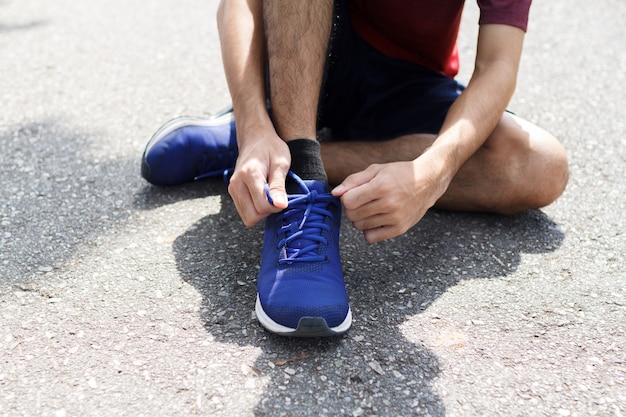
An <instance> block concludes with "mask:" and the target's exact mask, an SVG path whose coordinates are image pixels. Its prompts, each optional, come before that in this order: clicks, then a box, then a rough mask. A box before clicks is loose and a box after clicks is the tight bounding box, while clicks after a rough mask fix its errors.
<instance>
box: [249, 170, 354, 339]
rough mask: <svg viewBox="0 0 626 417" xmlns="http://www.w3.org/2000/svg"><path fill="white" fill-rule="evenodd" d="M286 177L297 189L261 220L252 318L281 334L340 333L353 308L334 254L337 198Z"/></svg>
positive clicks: (311, 184)
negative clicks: (285, 203) (262, 231)
mask: <svg viewBox="0 0 626 417" xmlns="http://www.w3.org/2000/svg"><path fill="white" fill-rule="evenodd" d="M289 176H290V178H291V179H293V180H294V181H295V182H296V184H297V186H298V188H299V189H300V191H301V193H300V194H290V195H288V201H289V206H288V207H287V208H286V209H285V210H283V211H282V212H280V213H277V214H273V215H271V216H269V217H268V218H267V219H266V221H265V242H264V247H263V254H262V258H261V270H260V272H259V281H258V294H257V300H256V308H255V310H256V314H257V317H258V319H259V321H260V322H261V324H262V325H263V327H265V328H266V329H267V330H269V331H270V332H272V333H277V334H280V335H284V336H296V337H321V336H334V335H339V334H342V333H345V332H347V331H348V329H349V328H350V325H351V324H352V312H351V311H350V305H349V303H348V294H347V292H346V286H345V283H344V280H343V272H342V270H341V260H340V257H339V228H340V221H341V203H340V201H339V199H338V198H337V197H333V196H332V195H331V194H330V193H329V192H328V191H327V189H326V185H325V184H324V183H322V182H320V181H302V180H301V179H300V178H298V177H297V176H296V175H295V174H293V173H292V172H290V173H289ZM266 191H268V190H267V188H266ZM268 197H269V192H268ZM270 202H271V199H270Z"/></svg>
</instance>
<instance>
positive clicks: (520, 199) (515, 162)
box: [487, 117, 569, 214]
mask: <svg viewBox="0 0 626 417" xmlns="http://www.w3.org/2000/svg"><path fill="white" fill-rule="evenodd" d="M498 129H500V130H501V131H500V132H498ZM494 134H497V135H498V136H499V137H495V138H493V139H494V140H493V141H492V142H490V143H488V144H487V146H488V147H490V150H491V151H492V153H493V155H495V158H496V159H497V161H494V163H496V164H498V165H500V166H501V167H502V168H501V169H498V170H497V172H498V173H499V175H500V178H499V179H498V180H499V181H501V183H502V185H504V186H505V187H506V188H508V190H504V191H503V196H506V197H505V198H503V199H502V201H501V202H500V204H498V207H496V208H495V211H497V212H499V213H503V214H514V213H518V212H520V211H524V210H528V209H534V208H540V207H545V206H547V205H549V204H551V203H553V202H554V201H555V200H556V199H557V198H558V197H559V196H561V194H563V191H564V190H565V187H566V185H567V182H568V179H569V167H568V159H567V154H566V152H565V149H564V148H563V146H562V145H561V143H560V142H559V141H558V139H556V138H555V137H554V136H553V135H552V134H550V133H548V132H546V131H545V130H543V129H541V128H539V127H537V126H535V125H533V124H531V123H529V122H526V121H524V120H521V119H519V118H517V117H510V118H508V117H507V118H506V119H505V118H503V121H502V122H501V123H500V125H498V128H497V129H496V131H494ZM507 197H508V198H507Z"/></svg>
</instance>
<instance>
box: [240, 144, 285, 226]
mask: <svg viewBox="0 0 626 417" xmlns="http://www.w3.org/2000/svg"><path fill="white" fill-rule="evenodd" d="M241 142H243V143H246V145H245V146H240V149H239V157H238V159H237V165H236V167H235V172H234V174H233V176H232V178H231V180H230V185H229V186H228V192H229V193H230V195H231V197H232V198H233V201H234V202H235V207H236V208H237V211H238V212H239V215H240V216H241V220H242V221H243V223H244V224H245V225H246V226H248V227H252V226H254V225H255V224H257V223H258V222H259V221H261V220H262V219H264V218H265V217H267V216H269V215H270V214H272V213H277V212H279V211H281V210H283V209H285V208H286V207H287V194H286V192H285V178H286V176H287V172H288V171H289V166H290V164H291V155H290V153H289V148H288V147H287V145H286V144H285V142H283V141H282V140H281V139H280V138H279V137H278V136H276V134H271V133H266V134H258V136H257V137H255V138H254V140H251V141H250V140H248V141H244V140H242V141H241ZM265 184H268V185H269V189H270V196H271V197H272V200H273V201H274V205H272V204H270V203H269V201H268V200H267V196H266V194H265Z"/></svg>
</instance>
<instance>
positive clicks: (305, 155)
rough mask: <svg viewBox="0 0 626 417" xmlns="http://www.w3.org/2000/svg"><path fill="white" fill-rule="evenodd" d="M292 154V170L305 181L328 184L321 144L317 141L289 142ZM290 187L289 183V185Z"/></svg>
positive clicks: (299, 140)
mask: <svg viewBox="0 0 626 417" xmlns="http://www.w3.org/2000/svg"><path fill="white" fill-rule="evenodd" d="M287 146H289V151H290V152H291V170H292V171H293V172H294V174H296V175H297V176H299V177H300V178H302V179H303V180H317V181H322V182H323V183H324V184H328V177H327V176H326V171H325V170H324V164H323V163H322V154H321V152H320V144H319V142H317V141H316V140H311V139H296V140H290V141H289V142H287ZM287 187H288V188H290V187H289V183H288V184H287Z"/></svg>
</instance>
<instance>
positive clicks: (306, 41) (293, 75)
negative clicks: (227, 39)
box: [263, 0, 333, 141]
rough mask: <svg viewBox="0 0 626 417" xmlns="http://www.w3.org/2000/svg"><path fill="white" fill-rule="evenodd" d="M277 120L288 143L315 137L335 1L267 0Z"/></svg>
mask: <svg viewBox="0 0 626 417" xmlns="http://www.w3.org/2000/svg"><path fill="white" fill-rule="evenodd" d="M263 16H264V20H265V33H266V37H267V55H268V60H269V83H270V101H271V106H272V118H273V121H274V126H275V127H276V131H277V132H278V135H279V136H280V137H281V138H282V139H283V140H285V141H290V140H293V139H303V138H306V139H314V138H315V136H316V123H317V108H318V102H319V95H320V90H321V86H322V79H323V73H324V67H325V63H326V56H327V53H328V43H329V40H330V32H331V27H332V19H333V1H332V0H316V1H293V0H282V1H279V0H271V1H264V2H263Z"/></svg>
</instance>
